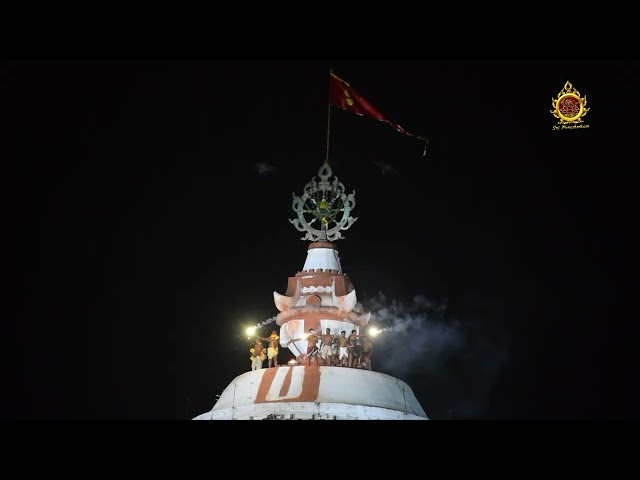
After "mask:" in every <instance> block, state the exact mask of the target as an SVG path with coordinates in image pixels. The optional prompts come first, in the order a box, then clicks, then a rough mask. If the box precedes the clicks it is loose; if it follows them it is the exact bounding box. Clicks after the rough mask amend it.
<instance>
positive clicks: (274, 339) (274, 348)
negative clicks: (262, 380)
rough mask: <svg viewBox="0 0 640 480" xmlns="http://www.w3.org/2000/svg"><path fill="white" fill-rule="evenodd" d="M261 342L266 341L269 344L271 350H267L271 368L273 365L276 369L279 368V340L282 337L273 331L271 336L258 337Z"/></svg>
mask: <svg viewBox="0 0 640 480" xmlns="http://www.w3.org/2000/svg"><path fill="white" fill-rule="evenodd" d="M258 339H260V340H264V341H266V342H269V348H267V359H268V360H269V368H271V366H272V365H273V366H274V367H277V366H278V340H279V339H280V337H279V336H278V334H277V332H276V331H275V330H272V331H271V335H269V336H268V337H266V338H262V337H258Z"/></svg>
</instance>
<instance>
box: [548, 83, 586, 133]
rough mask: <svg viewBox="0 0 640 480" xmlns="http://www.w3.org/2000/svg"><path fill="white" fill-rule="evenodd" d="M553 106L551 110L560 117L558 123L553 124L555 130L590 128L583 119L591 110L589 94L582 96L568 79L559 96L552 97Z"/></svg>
mask: <svg viewBox="0 0 640 480" xmlns="http://www.w3.org/2000/svg"><path fill="white" fill-rule="evenodd" d="M551 106H552V107H553V110H550V112H551V113H552V114H553V116H554V117H556V118H557V119H558V124H557V125H554V126H553V130H566V129H575V128H589V125H587V124H585V123H584V121H583V120H582V117H584V116H585V115H586V114H587V112H588V111H589V110H590V108H587V96H586V95H585V96H584V97H581V96H580V92H578V90H576V89H575V88H573V85H571V82H569V81H567V83H565V84H564V88H563V89H562V90H560V93H558V96H557V98H551Z"/></svg>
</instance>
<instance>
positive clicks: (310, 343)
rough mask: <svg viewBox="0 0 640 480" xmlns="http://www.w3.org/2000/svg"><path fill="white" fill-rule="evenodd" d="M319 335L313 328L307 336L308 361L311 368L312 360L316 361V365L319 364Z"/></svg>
mask: <svg viewBox="0 0 640 480" xmlns="http://www.w3.org/2000/svg"><path fill="white" fill-rule="evenodd" d="M318 340H319V338H318V335H316V332H315V330H314V329H313V328H310V329H309V333H308V335H307V359H308V360H309V366H311V359H315V361H316V365H319V364H318Z"/></svg>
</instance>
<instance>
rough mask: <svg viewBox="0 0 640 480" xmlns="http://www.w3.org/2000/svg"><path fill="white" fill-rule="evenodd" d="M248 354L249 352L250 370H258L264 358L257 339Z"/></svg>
mask: <svg viewBox="0 0 640 480" xmlns="http://www.w3.org/2000/svg"><path fill="white" fill-rule="evenodd" d="M249 352H251V370H260V369H261V368H262V362H264V358H265V350H264V345H263V344H262V342H261V341H260V340H259V339H258V340H256V343H255V344H254V345H253V348H252V349H251V350H249Z"/></svg>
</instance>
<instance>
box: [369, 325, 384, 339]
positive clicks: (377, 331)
mask: <svg viewBox="0 0 640 480" xmlns="http://www.w3.org/2000/svg"><path fill="white" fill-rule="evenodd" d="M381 331H382V330H378V329H377V328H376V327H371V328H370V329H369V335H371V336H372V337H375V336H376V335H378V334H379V333H380V332H381Z"/></svg>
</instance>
